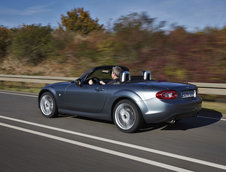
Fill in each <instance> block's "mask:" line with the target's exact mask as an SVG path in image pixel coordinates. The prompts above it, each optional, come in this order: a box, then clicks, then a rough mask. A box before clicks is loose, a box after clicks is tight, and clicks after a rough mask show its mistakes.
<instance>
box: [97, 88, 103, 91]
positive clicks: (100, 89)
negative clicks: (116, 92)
mask: <svg viewBox="0 0 226 172" xmlns="http://www.w3.org/2000/svg"><path fill="white" fill-rule="evenodd" d="M95 90H96V91H104V88H99V87H97V88H96V89H95Z"/></svg>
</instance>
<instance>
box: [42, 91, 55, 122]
mask: <svg viewBox="0 0 226 172" xmlns="http://www.w3.org/2000/svg"><path fill="white" fill-rule="evenodd" d="M39 107H40V110H41V112H42V114H43V115H44V116H45V117H47V118H53V117H56V116H57V114H58V111H57V106H56V101H55V98H54V96H53V95H52V94H51V93H49V92H45V93H43V94H42V95H41V98H40V101H39Z"/></svg>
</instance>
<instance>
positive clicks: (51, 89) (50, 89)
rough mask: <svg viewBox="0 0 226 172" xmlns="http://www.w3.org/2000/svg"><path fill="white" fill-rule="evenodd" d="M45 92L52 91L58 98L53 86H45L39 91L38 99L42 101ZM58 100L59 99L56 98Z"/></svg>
mask: <svg viewBox="0 0 226 172" xmlns="http://www.w3.org/2000/svg"><path fill="white" fill-rule="evenodd" d="M44 92H50V93H51V94H53V95H54V97H55V98H56V97H57V96H56V90H55V89H54V88H53V87H51V86H45V87H43V88H42V89H41V90H40V92H39V95H38V101H40V98H41V95H42V94H43V93H44ZM56 101H57V100H56Z"/></svg>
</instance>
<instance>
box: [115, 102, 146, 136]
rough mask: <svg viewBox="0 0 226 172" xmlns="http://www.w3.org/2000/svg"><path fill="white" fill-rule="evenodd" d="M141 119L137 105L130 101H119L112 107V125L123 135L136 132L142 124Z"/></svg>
mask: <svg viewBox="0 0 226 172" xmlns="http://www.w3.org/2000/svg"><path fill="white" fill-rule="evenodd" d="M142 119H143V118H142V117H141V114H140V110H139V109H138V107H137V105H136V104H135V103H133V102H132V101H130V100H127V99H125V100H121V101H119V102H118V103H117V104H116V105H115V107H114V110H113V120H114V123H115V125H116V126H117V127H118V128H119V129H120V130H121V131H123V132H125V133H133V132H136V131H137V130H138V129H139V128H140V127H141V125H142V123H143V120H142Z"/></svg>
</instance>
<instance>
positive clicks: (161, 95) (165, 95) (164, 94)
mask: <svg viewBox="0 0 226 172" xmlns="http://www.w3.org/2000/svg"><path fill="white" fill-rule="evenodd" d="M156 97H157V98H158V99H175V98H177V92H176V91H175V90H164V91H160V92H158V93H156Z"/></svg>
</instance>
